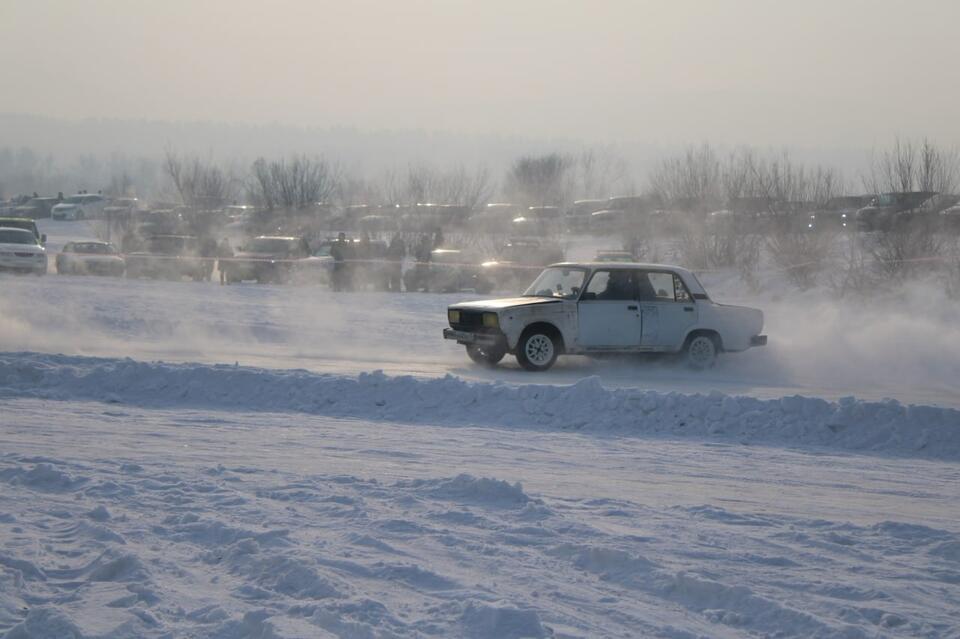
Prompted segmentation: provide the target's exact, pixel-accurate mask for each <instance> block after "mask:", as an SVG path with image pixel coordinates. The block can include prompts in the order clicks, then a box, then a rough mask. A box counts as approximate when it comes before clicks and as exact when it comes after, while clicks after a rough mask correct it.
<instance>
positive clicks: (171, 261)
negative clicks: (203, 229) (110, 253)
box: [127, 235, 216, 282]
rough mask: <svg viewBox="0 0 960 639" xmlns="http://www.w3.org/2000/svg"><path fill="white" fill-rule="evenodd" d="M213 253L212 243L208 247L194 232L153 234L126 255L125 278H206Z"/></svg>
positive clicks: (201, 279) (212, 259) (211, 264)
mask: <svg viewBox="0 0 960 639" xmlns="http://www.w3.org/2000/svg"><path fill="white" fill-rule="evenodd" d="M215 252H216V244H215V243H214V245H213V246H212V247H209V246H207V245H206V243H201V241H200V239H199V238H197V237H195V236H193V235H154V236H152V237H149V238H147V241H146V243H145V246H144V248H143V250H141V251H135V252H133V253H128V254H127V277H150V278H154V279H171V280H179V279H182V278H184V277H189V278H191V279H193V280H195V281H198V282H200V281H203V280H208V279H210V274H211V273H212V272H213V262H214V257H213V254H214V253H215Z"/></svg>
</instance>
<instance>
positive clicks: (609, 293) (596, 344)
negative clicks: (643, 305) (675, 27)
mask: <svg viewBox="0 0 960 639" xmlns="http://www.w3.org/2000/svg"><path fill="white" fill-rule="evenodd" d="M577 314H578V318H579V322H578V326H579V328H578V335H577V339H578V342H579V344H580V347H581V348H584V349H588V350H589V349H598V350H614V349H621V348H636V347H638V346H640V336H641V328H642V318H641V315H640V306H639V302H638V301H637V286H636V272H635V271H632V270H629V269H598V270H596V271H594V273H593V276H592V277H591V278H590V282H589V283H588V284H587V287H586V289H585V290H584V292H583V294H582V295H581V296H580V301H579V302H578V304H577Z"/></svg>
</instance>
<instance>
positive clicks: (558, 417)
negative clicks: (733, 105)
mask: <svg viewBox="0 0 960 639" xmlns="http://www.w3.org/2000/svg"><path fill="white" fill-rule="evenodd" d="M77 228H80V227H79V226H70V225H62V226H59V227H51V228H49V229H48V232H49V233H50V234H51V245H52V246H54V247H55V246H56V244H57V243H58V242H62V240H63V238H64V237H65V233H67V232H71V233H72V232H73V230H71V229H77ZM706 283H707V287H708V290H710V291H711V292H712V293H714V296H715V297H719V298H721V299H726V300H729V301H737V302H747V303H753V304H756V305H758V306H761V307H762V308H764V309H765V310H766V311H767V316H768V325H767V330H766V332H767V333H768V334H769V335H770V342H771V344H770V347H768V348H766V349H754V350H752V351H750V352H748V353H743V354H739V355H731V356H730V357H727V358H726V359H725V360H724V361H723V362H722V363H721V365H720V366H719V367H718V368H717V369H715V370H713V371H711V372H709V373H707V374H693V373H690V372H687V371H685V370H683V369H680V368H678V367H676V366H674V365H671V364H669V363H666V362H643V361H632V360H628V361H619V362H591V361H589V360H585V359H571V360H570V361H569V362H567V363H565V364H562V365H561V366H559V367H558V368H557V369H555V370H554V371H550V372H549V373H547V374H544V375H530V374H527V373H524V372H521V371H520V370H519V369H517V368H516V366H515V365H513V364H510V365H507V366H503V367H500V368H498V369H496V370H493V371H491V370H487V369H482V368H478V367H475V366H473V365H472V364H470V363H469V361H468V360H467V359H466V357H465V355H464V354H463V353H462V352H461V350H460V349H459V348H456V347H455V346H453V345H450V344H445V343H443V342H442V340H441V339H440V338H439V331H440V328H441V327H442V326H443V319H444V318H443V316H444V308H445V306H446V304H447V303H448V302H449V301H450V300H451V299H461V298H462V297H464V296H460V295H457V296H449V297H445V296H432V295H402V296H390V295H381V294H364V293H356V294H343V295H333V294H331V293H329V292H327V291H326V290H323V289H320V288H309V287H308V288H291V287H272V286H252V285H251V286H231V287H220V286H217V285H214V284H195V283H187V282H183V283H171V282H147V281H136V282H133V281H126V280H111V279H98V278H65V277H59V276H49V277H45V278H9V277H0V292H2V295H0V636H5V637H7V638H10V639H26V638H35V637H36V638H39V637H43V638H49V637H58V638H59V637H75V638H80V637H86V638H96V637H103V638H110V639H122V638H128V637H158V638H159V637H212V638H223V639H226V638H234V637H241V638H249V639H262V638H270V637H340V638H344V639H359V638H368V637H370V638H373V637H376V638H379V637H468V638H483V639H501V638H502V639H511V638H520V637H676V638H688V637H689V638H693V637H747V636H778V637H835V636H842V637H917V636H920V637H960V523H958V522H960V505H958V504H960V499H958V498H960V412H958V411H957V409H958V408H960V396H958V392H957V389H956V382H955V380H956V379H957V378H958V377H960V332H958V331H960V328H958V325H957V323H956V317H957V316H958V306H957V304H956V303H955V302H952V301H947V300H944V299H943V298H942V293H940V294H939V297H937V298H936V299H937V300H938V302H937V303H936V304H930V303H929V299H928V297H929V295H930V289H929V288H928V287H925V286H917V287H915V288H911V289H905V290H898V291H890V292H888V294H887V295H886V296H878V297H877V298H876V299H875V300H874V301H872V302H869V303H863V304H851V303H847V302H844V303H836V302H834V301H833V300H831V299H830V297H829V293H828V292H827V291H825V290H815V291H811V292H808V293H806V294H804V295H802V296H793V295H790V294H787V292H786V291H785V290H783V289H782V288H780V287H779V286H778V284H777V281H776V278H775V277H769V278H768V279H767V280H766V281H765V286H764V288H763V289H762V290H761V291H760V292H759V293H756V294H752V295H745V294H744V293H743V289H742V287H741V286H740V285H739V284H738V283H737V282H736V281H735V280H734V279H733V278H729V277H724V276H723V274H711V275H710V277H709V278H708V281H707V282H706ZM925 300H926V302H925ZM923 304H926V306H922V308H923V309H924V311H923V312H922V313H918V312H916V311H915V310H914V309H915V308H916V307H917V305H923ZM156 360H163V361H165V362H167V363H157V361H156ZM151 362H153V363H151ZM185 362H194V363H185ZM290 369H297V370H290ZM376 370H381V371H383V372H382V373H381V372H377V373H371V371H376ZM848 396H850V397H848ZM854 397H855V398H856V399H855V398H854ZM883 397H892V398H894V400H886V401H884V400H882V398H883ZM896 400H899V401H896Z"/></svg>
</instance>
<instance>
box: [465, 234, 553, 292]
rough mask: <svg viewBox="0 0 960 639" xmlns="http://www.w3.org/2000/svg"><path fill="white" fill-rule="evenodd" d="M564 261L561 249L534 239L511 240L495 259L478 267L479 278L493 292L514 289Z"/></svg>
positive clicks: (546, 241) (545, 241)
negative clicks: (547, 268) (498, 289)
mask: <svg viewBox="0 0 960 639" xmlns="http://www.w3.org/2000/svg"><path fill="white" fill-rule="evenodd" d="M562 260H563V247H562V246H560V244H558V243H556V242H552V241H549V240H541V239H537V238H511V239H510V240H508V241H507V242H506V243H504V245H503V246H502V247H500V250H499V251H498V255H497V259H496V260H492V261H489V262H484V263H483V264H481V277H482V279H483V280H484V281H485V282H490V283H492V284H493V286H494V288H503V289H516V288H517V287H518V286H522V285H523V284H524V283H526V282H529V281H530V278H531V277H532V276H533V275H535V274H537V273H539V272H540V271H541V270H542V269H543V267H544V266H546V265H548V264H553V263H555V262H560V261H562Z"/></svg>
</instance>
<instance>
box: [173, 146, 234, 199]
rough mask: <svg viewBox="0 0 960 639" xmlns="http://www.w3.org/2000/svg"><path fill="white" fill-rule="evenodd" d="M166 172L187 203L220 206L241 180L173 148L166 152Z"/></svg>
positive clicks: (232, 197)
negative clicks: (181, 154) (180, 154)
mask: <svg viewBox="0 0 960 639" xmlns="http://www.w3.org/2000/svg"><path fill="white" fill-rule="evenodd" d="M164 172H165V173H166V174H167V176H168V177H169V178H170V180H171V182H172V183H173V187H174V188H175V189H176V191H177V194H178V195H179V197H180V201H181V202H183V203H184V204H186V205H187V206H194V207H202V208H219V207H221V206H223V205H225V204H227V203H229V202H230V201H232V200H233V199H234V198H235V195H236V192H237V186H238V181H237V180H236V179H235V178H234V177H233V176H232V175H231V174H230V173H228V172H227V171H225V170H224V169H222V168H221V167H219V166H217V165H215V164H213V163H212V162H209V161H207V162H204V161H202V160H200V158H198V157H192V158H181V157H180V156H179V155H178V154H177V153H176V152H174V151H173V150H171V149H167V151H166V153H165V157H164Z"/></svg>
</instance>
